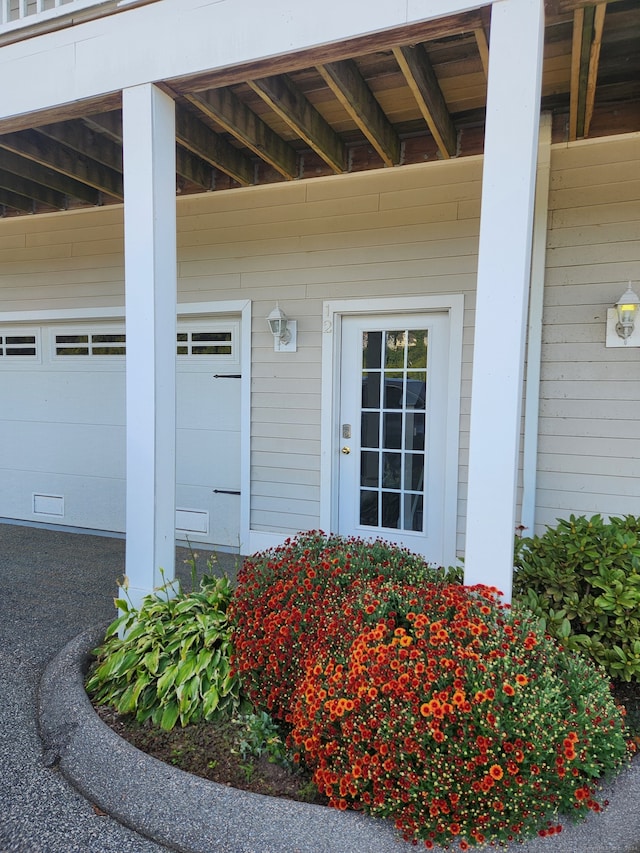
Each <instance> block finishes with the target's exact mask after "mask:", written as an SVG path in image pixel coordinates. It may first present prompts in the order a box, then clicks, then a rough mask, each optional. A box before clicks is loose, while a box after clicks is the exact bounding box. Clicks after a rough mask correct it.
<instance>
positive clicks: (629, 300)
mask: <svg viewBox="0 0 640 853" xmlns="http://www.w3.org/2000/svg"><path fill="white" fill-rule="evenodd" d="M615 307H616V313H617V315H618V322H617V323H616V332H617V333H618V335H619V336H620V337H621V338H623V340H624V341H625V342H626V341H627V340H628V339H629V338H630V337H631V335H632V334H633V329H634V326H635V324H636V317H637V315H638V309H639V308H640V299H638V294H637V293H635V292H634V291H633V290H632V289H631V282H629V287H628V288H627V289H626V290H625V292H624V293H623V294H622V296H621V297H620V299H618V301H617V302H616V306H615Z"/></svg>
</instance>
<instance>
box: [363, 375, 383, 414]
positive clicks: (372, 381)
mask: <svg viewBox="0 0 640 853" xmlns="http://www.w3.org/2000/svg"><path fill="white" fill-rule="evenodd" d="M381 376H382V374H381V373H363V374H362V408H363V409H379V408H380V379H381Z"/></svg>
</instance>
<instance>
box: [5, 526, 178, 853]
mask: <svg viewBox="0 0 640 853" xmlns="http://www.w3.org/2000/svg"><path fill="white" fill-rule="evenodd" d="M123 565H124V542H123V541H122V540H120V539H109V538H104V537H97V536H84V535H82V536H79V535H75V534H71V533H63V532H55V531H48V530H47V531H45V530H39V529H35V528H30V527H19V526H14V525H7V524H0V583H1V589H2V594H1V596H0V851H2V853H160V851H165V850H166V849H167V848H165V847H162V846H161V845H159V844H155V843H153V842H151V841H148V840H147V839H145V838H143V837H142V836H140V835H138V834H137V833H135V832H132V831H131V830H128V829H125V828H124V827H123V826H121V825H120V824H119V823H117V822H116V821H115V820H112V819H111V818H109V817H106V816H104V815H100V814H97V813H96V811H94V809H93V807H92V805H91V803H89V802H87V801H86V800H85V799H84V798H83V797H81V796H80V794H78V793H77V792H76V791H75V789H73V788H72V787H71V786H70V785H69V784H68V783H67V782H66V780H65V779H64V778H63V777H62V776H61V774H60V773H59V772H58V771H57V770H56V769H48V768H46V767H45V766H44V764H43V761H42V745H41V741H40V737H39V735H38V731H37V725H36V718H37V717H36V700H37V690H38V684H39V682H40V678H41V675H42V672H43V670H44V667H45V664H46V663H47V661H48V660H49V659H50V658H51V657H52V656H53V655H54V654H56V653H57V652H58V651H59V650H60V649H61V648H62V647H63V646H64V645H65V643H66V642H67V641H68V640H70V639H71V638H72V637H74V636H76V635H77V634H78V633H79V632H80V631H82V630H83V629H85V628H87V627H89V626H91V625H95V624H97V623H100V622H104V621H105V620H109V619H111V617H112V615H114V614H115V611H114V607H113V597H114V594H115V591H116V579H117V577H118V576H121V575H122V572H123Z"/></svg>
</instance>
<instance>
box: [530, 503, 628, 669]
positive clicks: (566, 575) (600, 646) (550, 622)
mask: <svg viewBox="0 0 640 853" xmlns="http://www.w3.org/2000/svg"><path fill="white" fill-rule="evenodd" d="M515 566H516V571H515V575H514V594H515V596H516V599H517V600H518V601H520V602H521V603H522V604H524V605H526V606H527V607H528V608H529V609H531V610H532V611H533V612H534V613H535V614H536V615H537V616H538V617H539V618H540V620H541V625H542V627H543V628H545V629H546V631H548V633H549V634H551V635H552V636H553V637H556V638H557V639H558V640H560V642H562V643H563V645H565V646H566V647H568V648H570V649H576V650H579V651H582V652H584V653H585V654H587V655H589V656H590V657H592V658H593V659H594V660H595V661H597V662H598V663H600V664H602V666H604V668H605V669H606V671H607V672H608V673H609V675H610V676H611V677H612V678H618V679H622V680H625V681H631V680H632V679H635V680H640V518H637V517H634V516H632V515H628V516H625V517H624V518H611V519H609V521H608V522H605V521H603V520H602V518H601V516H599V515H594V516H593V517H592V518H590V519H587V518H585V517H584V516H580V517H576V516H573V515H572V516H571V517H570V518H569V520H568V521H567V520H560V521H558V524H557V526H556V527H549V528H547V530H546V532H545V533H544V534H543V535H542V536H534V537H531V538H523V539H517V540H516V549H515Z"/></svg>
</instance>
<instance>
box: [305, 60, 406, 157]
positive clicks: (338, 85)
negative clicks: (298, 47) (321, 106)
mask: <svg viewBox="0 0 640 853" xmlns="http://www.w3.org/2000/svg"><path fill="white" fill-rule="evenodd" d="M317 69H318V71H319V73H320V74H321V76H322V78H323V80H324V81H325V83H326V84H327V86H329V88H330V89H331V91H332V92H333V94H334V95H335V96H336V98H337V99H338V100H339V101H340V103H341V104H342V106H343V107H344V108H345V110H346V111H347V112H348V113H349V115H350V116H351V118H352V119H353V121H354V122H355V123H356V124H357V126H358V127H359V128H360V130H361V131H362V132H363V133H364V135H365V136H366V137H367V139H368V140H369V142H370V143H371V144H372V145H373V147H374V148H375V150H376V151H377V152H378V154H379V155H380V157H381V158H382V161H383V162H384V164H385V165H386V166H396V165H397V164H398V163H399V162H400V151H401V145H400V137H399V136H398V134H397V133H396V132H395V130H394V128H393V126H392V124H391V122H390V121H389V120H388V119H387V117H386V115H385V114H384V112H383V110H382V107H381V106H380V104H379V103H378V101H377V100H376V99H375V97H374V95H373V92H372V91H371V89H370V88H369V86H368V85H367V82H366V80H365V79H364V77H363V76H362V74H361V73H360V70H359V68H358V66H357V65H356V63H355V62H354V61H353V60H352V59H344V60H342V61H340V62H328V63H327V64H326V65H318V66H317Z"/></svg>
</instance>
